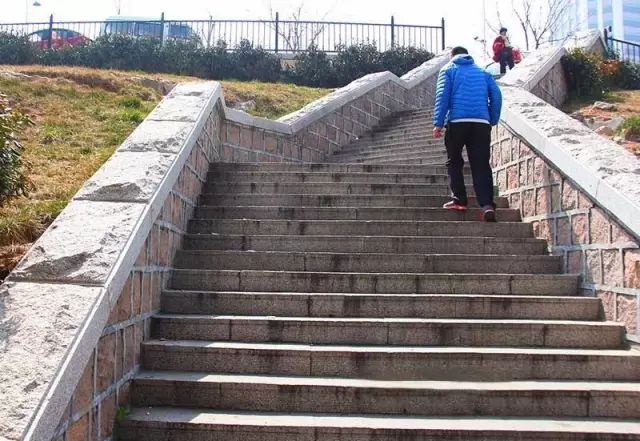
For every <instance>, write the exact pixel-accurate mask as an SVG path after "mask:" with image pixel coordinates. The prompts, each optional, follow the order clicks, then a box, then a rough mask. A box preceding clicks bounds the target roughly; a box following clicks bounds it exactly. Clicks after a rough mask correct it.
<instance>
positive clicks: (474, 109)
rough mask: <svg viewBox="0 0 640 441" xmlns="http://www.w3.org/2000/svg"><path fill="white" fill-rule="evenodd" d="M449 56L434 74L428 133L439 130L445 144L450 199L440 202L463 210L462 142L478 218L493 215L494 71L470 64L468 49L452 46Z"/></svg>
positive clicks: (498, 100)
mask: <svg viewBox="0 0 640 441" xmlns="http://www.w3.org/2000/svg"><path fill="white" fill-rule="evenodd" d="M451 56H452V60H451V62H449V63H448V64H447V65H446V66H444V67H443V68H442V70H441V71H440V74H439V76H438V86H437V91H436V104H435V109H434V115H433V125H434V129H433V135H434V136H435V137H436V138H439V137H440V136H442V130H443V129H444V128H445V126H446V131H445V136H444V143H445V146H446V148H447V156H448V160H447V169H448V172H449V180H450V185H451V191H452V193H453V200H452V201H451V202H448V203H446V204H445V205H444V208H447V209H451V210H466V209H467V204H468V199H467V191H466V188H465V183H464V175H463V167H464V159H463V158H462V149H463V148H464V147H465V146H466V147H467V156H468V157H469V163H470V164H471V175H472V176H473V186H474V188H475V191H476V198H477V199H478V204H479V205H480V207H482V218H483V219H484V220H485V221H487V222H495V221H496V211H495V204H494V202H493V172H492V170H491V164H490V159H491V127H492V126H495V125H497V124H498V122H499V121H500V112H501V111H502V93H501V92H500V88H499V87H498V85H497V84H496V81H495V80H494V79H493V77H492V76H491V75H490V74H489V73H488V72H486V71H484V70H483V69H482V68H480V67H479V66H478V65H476V64H475V62H474V61H473V58H472V57H471V56H470V55H469V52H468V51H467V50H466V49H465V48H463V47H456V48H454V49H453V51H452V52H451Z"/></svg>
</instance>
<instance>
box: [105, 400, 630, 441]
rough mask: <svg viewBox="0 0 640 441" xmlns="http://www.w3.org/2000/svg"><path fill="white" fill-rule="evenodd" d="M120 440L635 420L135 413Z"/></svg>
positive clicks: (396, 432)
mask: <svg viewBox="0 0 640 441" xmlns="http://www.w3.org/2000/svg"><path fill="white" fill-rule="evenodd" d="M118 437H119V439H120V440H121V441H160V440H171V441H387V440H402V441H462V440H465V441H496V440H517V441H637V440H638V439H640V428H639V427H638V423H637V421H623V420H598V419H593V418H585V419H575V418H570V419H559V418H553V419H544V418H521V419H516V418H498V417H496V418H489V417H484V418H481V417H474V418H466V419H464V418H460V417H449V418H446V417H438V418H426V417H406V416H396V417H393V418H390V417H389V416H388V415H379V416H374V415H366V416H361V415H337V414H328V415H324V414H317V413H312V414H301V413H294V414H281V413H246V412H245V413H243V412H231V411H221V412H215V411H204V410H202V409H177V408H162V407H154V408H151V409H149V408H147V407H144V408H135V409H133V411H132V412H131V413H130V414H129V415H128V416H127V417H126V418H125V419H124V420H123V421H122V422H121V423H120V427H119V431H118Z"/></svg>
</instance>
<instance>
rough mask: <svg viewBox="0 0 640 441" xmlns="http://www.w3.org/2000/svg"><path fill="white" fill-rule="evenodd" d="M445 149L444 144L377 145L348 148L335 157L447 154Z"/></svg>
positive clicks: (335, 154) (337, 152) (336, 153)
mask: <svg viewBox="0 0 640 441" xmlns="http://www.w3.org/2000/svg"><path fill="white" fill-rule="evenodd" d="M445 151H446V150H445V147H444V145H442V144H427V145H424V144H422V145H421V144H404V143H403V144H401V145H399V146H397V147H395V146H394V147H378V146H376V145H371V146H358V147H356V146H348V147H346V148H342V149H340V150H338V151H336V152H335V153H334V154H333V156H334V157H343V156H353V155H363V156H376V155H380V154H383V153H386V154H402V153H419V152H445Z"/></svg>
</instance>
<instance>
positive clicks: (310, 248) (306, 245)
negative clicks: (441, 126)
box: [183, 234, 547, 255]
mask: <svg viewBox="0 0 640 441" xmlns="http://www.w3.org/2000/svg"><path fill="white" fill-rule="evenodd" d="M183 249H185V250H236V251H295V252H335V253H393V254H496V255H497V254H504V255H542V254H545V251H546V249H547V243H546V242H545V241H544V240H541V239H524V238H509V237H506V238H497V237H496V238H485V237H437V236H436V237H430V236H405V237H402V236H379V235H376V236H351V235H350V236H338V235H326V236H311V235H304V236H292V235H281V236H260V235H243V234H237V235H233V234H231V235H228V234H227V235H211V234H189V235H186V236H185V237H184V242H183Z"/></svg>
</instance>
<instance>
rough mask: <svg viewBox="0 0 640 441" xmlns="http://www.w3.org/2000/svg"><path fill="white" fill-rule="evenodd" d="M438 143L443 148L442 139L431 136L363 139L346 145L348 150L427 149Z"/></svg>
mask: <svg viewBox="0 0 640 441" xmlns="http://www.w3.org/2000/svg"><path fill="white" fill-rule="evenodd" d="M438 143H440V145H441V146H444V141H443V140H442V139H436V138H433V137H432V136H425V135H417V136H406V137H391V138H370V137H363V138H360V139H357V140H355V141H353V142H352V143H350V144H348V147H349V148H362V147H375V148H389V149H392V148H394V147H419V146H422V147H427V146H430V145H434V144H435V145H437V144H438Z"/></svg>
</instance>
